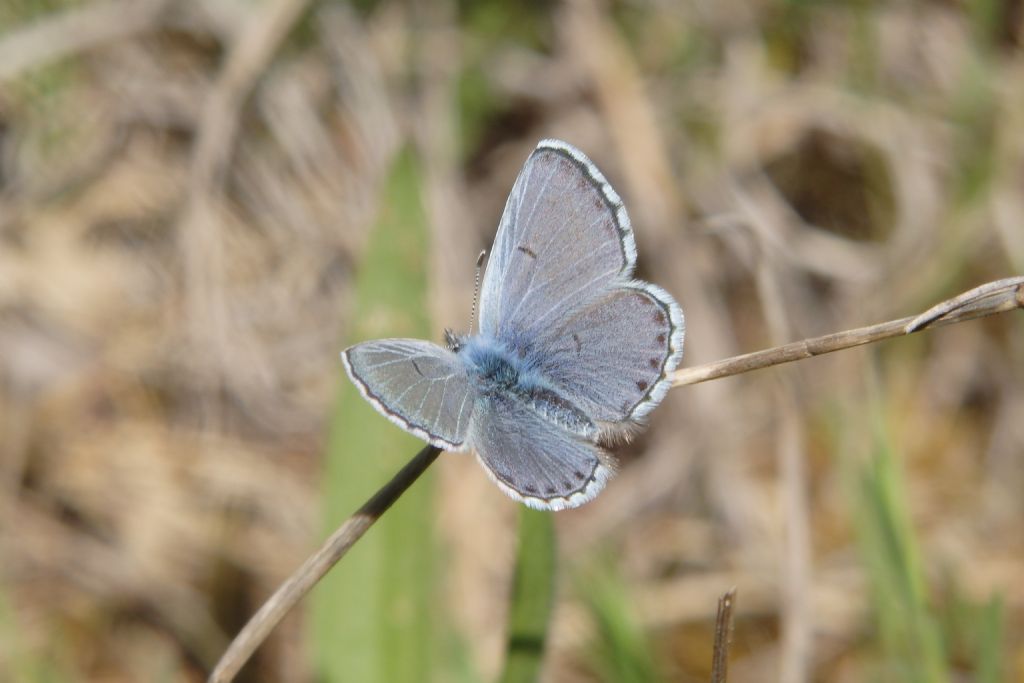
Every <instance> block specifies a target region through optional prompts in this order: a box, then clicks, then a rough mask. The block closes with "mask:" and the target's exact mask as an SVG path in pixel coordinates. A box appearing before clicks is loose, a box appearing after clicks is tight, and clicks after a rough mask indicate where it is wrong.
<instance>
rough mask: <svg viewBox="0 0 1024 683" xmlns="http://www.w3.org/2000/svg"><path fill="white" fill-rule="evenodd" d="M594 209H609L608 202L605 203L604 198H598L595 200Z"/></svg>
mask: <svg viewBox="0 0 1024 683" xmlns="http://www.w3.org/2000/svg"><path fill="white" fill-rule="evenodd" d="M594 208H596V209H598V210H601V209H606V208H608V202H606V201H605V199H604V197H602V196H600V195H599V196H597V197H595V198H594Z"/></svg>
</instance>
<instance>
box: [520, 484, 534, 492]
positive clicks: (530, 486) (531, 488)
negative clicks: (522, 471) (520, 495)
mask: <svg viewBox="0 0 1024 683" xmlns="http://www.w3.org/2000/svg"><path fill="white" fill-rule="evenodd" d="M523 490H524V491H526V492H527V493H537V487H536V486H534V485H533V484H527V485H526V486H524V487H523Z"/></svg>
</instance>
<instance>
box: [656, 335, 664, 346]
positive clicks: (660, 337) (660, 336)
mask: <svg viewBox="0 0 1024 683" xmlns="http://www.w3.org/2000/svg"><path fill="white" fill-rule="evenodd" d="M655 339H657V340H658V343H659V344H664V343H665V335H664V334H659V335H658V336H657V337H655Z"/></svg>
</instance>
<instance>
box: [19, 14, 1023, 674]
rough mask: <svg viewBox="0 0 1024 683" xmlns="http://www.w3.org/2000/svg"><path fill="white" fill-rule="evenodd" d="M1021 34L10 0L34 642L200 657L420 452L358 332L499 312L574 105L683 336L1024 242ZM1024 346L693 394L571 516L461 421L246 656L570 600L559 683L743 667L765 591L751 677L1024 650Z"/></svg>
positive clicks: (1010, 270) (500, 616)
mask: <svg viewBox="0 0 1024 683" xmlns="http://www.w3.org/2000/svg"><path fill="white" fill-rule="evenodd" d="M1022 39H1024V4H1022V3H1021V2H1020V1H1019V0H960V1H956V0H946V1H940V0H933V1H926V0H905V1H900V2H872V1H870V0H849V1H838V0H836V1H826V0H788V1H781V0H779V1H774V2H772V1H768V0H763V1H757V2H742V1H740V0H718V1H712V0H696V1H682V2H671V1H668V0H663V1H652V2H640V1H631V0H618V1H614V2H612V1H605V2H602V1H599V0H567V1H563V2H556V3H547V2H525V3H506V2H499V1H498V0H483V1H481V2H446V1H444V0H436V1H434V2H415V3H405V2H389V1H387V0H385V1H381V2H373V1H369V0H367V1H362V2H355V3H345V2H340V1H337V0H323V1H321V2H303V1H301V0H259V1H257V0H90V1H75V0H3V2H2V3H0V679H2V680H5V681H7V680H10V681H143V680H147V681H199V680H202V679H203V678H204V677H205V675H206V674H207V673H208V672H209V671H210V669H211V668H212V666H213V664H214V663H215V662H216V660H217V658H218V657H219V655H220V653H221V652H222V651H223V649H224V647H225V646H226V644H227V642H228V641H229V640H230V638H231V637H232V636H233V635H234V634H235V633H236V632H237V630H238V629H239V628H240V627H241V626H242V624H244V622H245V620H246V619H247V618H248V617H249V616H250V615H251V614H252V613H253V612H254V611H255V610H256V609H257V608H258V606H259V605H260V604H261V603H262V601H263V600H264V599H265V598H266V597H267V596H268V595H269V593H270V592H271V591H272V590H273V589H274V588H275V587H276V586H277V585H278V584H279V583H280V582H281V581H282V580H283V579H284V578H285V577H286V576H288V575H289V574H290V573H291V572H292V571H293V570H294V569H295V568H296V567H297V566H298V565H299V564H300V563H301V562H302V561H303V560H304V559H305V558H306V557H307V555H308V554H309V553H310V552H311V551H312V550H313V549H314V548H315V547H316V546H317V545H318V544H319V542H320V541H321V540H322V539H323V538H324V537H325V536H326V535H327V534H328V533H329V532H330V530H332V529H333V528H335V527H336V526H337V524H338V523H340V521H341V520H342V519H343V518H344V517H345V516H347V515H348V514H349V513H350V512H351V511H353V510H354V509H355V508H356V507H358V505H360V504H361V503H362V502H363V501H364V500H365V499H366V498H368V497H369V496H370V495H371V494H372V493H373V492H374V491H376V489H377V488H378V487H379V486H380V485H382V484H383V483H384V482H385V481H386V480H387V479H388V478H389V477H390V476H391V475H392V474H393V473H394V472H395V471H396V470H397V469H398V468H399V467H400V466H401V465H402V464H403V463H404V462H406V461H407V460H408V459H409V458H410V457H411V456H412V455H413V454H414V453H415V452H416V450H417V449H418V448H419V446H420V444H419V442H417V441H416V440H415V439H412V438H411V437H407V436H405V435H404V434H402V433H400V431H399V430H398V429H396V428H394V427H393V426H391V425H390V424H389V423H388V422H387V421H386V420H384V419H383V418H382V417H379V416H378V415H377V414H376V413H374V412H373V411H372V409H370V408H369V407H368V406H366V405H365V404H364V403H363V402H362V400H361V399H360V398H359V397H358V395H357V394H356V392H355V390H354V389H352V387H351V386H350V385H349V384H348V382H347V381H346V380H345V379H344V377H343V372H342V370H341V366H340V363H339V360H338V352H339V350H340V349H342V348H344V347H345V346H347V345H348V344H350V343H353V342H355V341H358V340H361V339H365V338H370V337H381V336H410V335H411V336H419V337H425V338H429V339H433V340H439V339H440V334H441V330H442V329H443V328H444V327H446V326H450V327H453V328H455V329H463V328H465V326H466V325H467V323H468V316H469V310H470V302H471V300H472V294H473V291H472V290H473V271H474V268H473V264H474V261H475V258H476V254H477V253H478V251H479V250H480V249H482V248H485V247H487V246H489V245H490V243H491V240H492V239H493V235H494V232H495V229H496V226H497V223H498V218H499V216H500V213H501V210H502V207H503V204H504V201H505V198H506V196H507V194H508V192H509V190H510V189H511V187H512V183H513V181H514V179H515V176H516V174H517V172H518V170H519V168H520V166H521V165H522V163H523V161H524V160H525V159H526V157H527V155H528V154H529V152H530V150H531V149H532V148H533V147H534V146H535V145H536V143H537V141H538V140H539V139H541V138H544V137H557V138H561V139H565V140H567V141H569V142H571V143H572V144H574V145H576V146H578V147H579V148H580V149H582V150H583V151H584V152H585V153H587V154H588V155H589V156H591V158H592V159H593V160H594V161H595V163H596V164H597V165H598V166H599V167H600V168H601V170H602V171H603V172H604V173H605V175H606V176H607V177H608V178H609V180H610V181H611V182H612V184H613V185H614V186H615V188H616V189H617V190H618V192H619V193H620V194H621V195H622V196H623V198H624V200H625V203H626V206H627V208H628V210H629V212H630V215H631V217H632V220H633V224H634V227H635V230H636V236H637V242H638V248H639V271H638V272H639V275H640V276H641V277H644V278H645V279H649V280H651V281H653V282H656V283H658V284H659V285H661V286H662V287H664V288H666V289H667V290H668V291H670V292H671V293H672V294H673V295H674V296H675V298H676V299H677V300H678V301H679V302H680V303H681V305H682V307H683V308H684V310H685V312H686V321H687V339H686V353H685V357H684V359H683V364H684V365H694V364H699V363H702V362H708V361H712V360H716V359H719V358H724V357H726V356H729V355H733V354H737V353H742V352H745V351H752V350H756V349H759V348H764V347H767V346H771V345H775V344H780V343H784V342H788V341H793V340H798V339H802V338H805V337H808V336H813V335H819V334H826V333H829V332H835V331H839V330H843V329H848V328H852V327H857V326H861V325H867V324H871V323H876V322H882V321H885V320H889V319H893V318H898V317H902V316H906V315H913V314H916V313H918V312H920V311H922V310H924V309H925V308H927V307H929V306H931V305H932V304H933V303H936V302H937V301H939V300H941V299H943V298H947V297H949V296H953V295H955V294H957V293H959V292H961V291H963V290H965V289H968V288H970V287H973V286H975V285H978V284H981V283H982V282H985V281H988V280H993V279H997V278H1001V277H1007V276H1010V275H1020V274H1024V51H1022V45H1021V41H1022ZM1022 361H1024V321H1022V318H1021V315H1020V313H1019V312H1018V313H1009V314H1005V315H1001V316H996V317H992V318H987V319H984V320H979V321H975V322H970V323H965V324H959V325H954V326H951V327H946V328H943V329H940V330H931V331H926V332H923V333H921V334H918V335H914V336H913V337H909V338H902V339H896V340H892V341H888V342H884V343H880V344H875V345H872V346H869V347H866V348H860V349H855V350H851V351H846V352H843V353H840V354H836V355H833V356H826V357H820V358H815V359H812V360H808V361H804V362H800V363H797V364H793V365H788V366H782V367H779V368H775V369H771V370H765V371H760V372H757V373H752V374H749V375H745V376H740V377H735V378H730V379H725V380H721V381H715V382H710V383H707V384H704V385H699V386H694V387H686V388H680V389H675V390H673V391H672V392H670V394H669V396H668V398H667V399H666V401H665V403H664V404H663V405H662V407H661V408H660V409H659V410H657V411H655V413H654V415H653V416H652V420H651V424H650V428H649V429H648V430H647V431H645V432H644V433H643V434H642V435H640V436H639V437H638V438H636V439H634V440H633V441H632V442H631V443H629V444H625V445H622V446H619V447H617V448H616V454H617V455H618V457H619V460H620V462H621V464H622V468H621V472H620V474H619V475H618V477H617V478H615V479H614V480H613V481H612V482H611V483H610V485H609V486H608V488H607V490H606V491H605V492H604V493H602V494H601V495H600V496H599V497H598V498H597V499H596V500H595V501H593V502H592V503H589V504H587V505H585V506H584V507H582V508H580V509H578V510H573V511H568V512H563V513H558V514H557V515H554V516H544V517H543V519H541V518H538V517H535V516H530V515H522V516H521V515H520V506H518V505H516V504H515V503H513V502H512V501H510V500H508V499H506V498H505V496H503V495H502V494H501V493H500V492H499V491H498V489H497V488H496V487H494V486H493V485H492V484H491V483H490V482H489V481H488V480H487V478H486V476H485V475H484V473H483V472H482V470H481V468H480V467H479V466H478V465H477V464H476V463H475V462H474V460H473V458H471V457H467V456H465V455H458V454H450V455H442V457H441V459H440V460H439V461H438V463H437V464H436V465H435V466H434V467H432V468H431V471H430V472H429V473H428V475H427V476H425V477H424V478H423V479H422V480H421V481H419V482H417V483H416V485H415V486H414V487H413V488H412V490H411V491H410V492H409V493H408V494H407V495H406V496H404V497H403V499H402V500H401V501H400V502H399V503H398V504H397V505H396V506H395V508H394V509H393V510H392V511H391V512H389V513H388V515H387V516H386V518H385V519H384V520H383V521H382V523H381V524H380V525H378V526H377V527H375V528H374V529H372V530H371V531H370V533H369V534H368V536H367V537H366V538H365V539H364V541H363V542H361V543H360V544H359V545H358V546H356V548H355V550H354V551H353V552H352V554H351V555H350V556H349V557H347V558H345V560H344V561H343V562H342V564H341V565H340V566H339V567H338V568H337V570H336V571H335V572H332V574H331V575H330V577H329V578H328V580H327V581H325V582H324V584H323V585H321V586H319V587H318V588H317V589H316V590H314V592H313V593H312V594H311V596H310V597H309V598H308V599H307V600H306V601H305V602H303V604H302V606H301V608H300V609H299V610H297V611H296V612H295V613H294V614H292V615H291V616H289V618H288V619H287V620H286V621H285V623H284V624H283V625H282V626H281V628H279V629H278V630H277V631H275V633H274V635H273V636H272V638H271V639H270V640H269V641H268V642H267V643H266V645H265V646H264V647H263V648H262V649H261V650H260V651H259V652H258V653H257V656H256V658H255V659H254V661H253V662H252V663H251V664H250V666H248V667H247V668H246V669H245V670H244V671H243V673H242V676H241V677H240V680H245V681H259V682H262V681H341V680H346V681H387V682H389V683H390V682H399V681H407V680H408V681H459V682H466V683H470V682H476V681H494V680H497V679H498V678H499V677H501V676H504V677H505V678H504V680H513V677H511V676H512V674H510V673H509V669H507V668H506V665H505V662H506V661H511V658H510V656H509V654H510V653H511V652H512V651H513V650H514V649H515V647H516V639H515V638H513V639H512V645H511V646H509V645H506V643H507V642H509V639H508V638H507V637H506V635H507V634H508V633H509V629H510V626H509V625H508V624H509V623H510V622H511V623H512V625H513V626H512V628H513V630H514V628H515V627H516V624H517V623H520V622H519V621H517V620H520V619H521V618H525V619H526V621H527V622H528V621H529V619H528V618H526V617H523V615H524V614H525V615H527V616H528V615H529V614H530V601H531V600H535V599H537V598H538V596H539V599H540V602H541V603H544V601H545V600H546V599H547V597H546V596H553V604H554V608H553V611H552V612H551V615H550V618H548V617H547V612H546V609H545V608H544V606H543V605H542V607H541V609H540V611H539V612H536V613H537V614H539V615H540V616H539V618H537V619H534V621H533V622H532V623H533V624H534V626H535V627H536V630H535V631H534V633H535V635H536V636H537V639H538V642H540V641H541V640H543V641H544V642H546V651H545V654H544V656H543V659H542V660H539V662H537V665H539V666H540V670H541V679H542V680H545V681H558V682H562V681H568V682H576V681H579V682H581V683H582V682H584V681H706V680H708V676H709V671H710V662H711V639H712V630H713V620H714V613H715V607H716V601H717V598H718V596H719V595H720V594H721V593H723V592H724V591H725V590H727V589H728V588H730V587H733V586H735V587H736V588H737V589H738V602H737V611H736V623H735V632H734V637H733V641H734V645H733V651H732V664H731V668H730V679H729V680H730V681H768V680H780V681H786V682H788V683H797V682H800V681H865V680H878V681H1004V680H1006V681H1008V680H1024V495H1021V493H1022V491H1024V459H1022V457H1024V419H1022V418H1024V382H1022V379H1024V363H1022ZM552 519H553V522H554V529H553V537H552V536H551V535H550V534H549V533H548V532H549V531H551V528H550V526H549V522H550V521H551V520H552ZM520 525H522V533H520V531H519V529H520ZM519 538H522V539H523V543H522V552H520V553H519V555H518V560H517V548H518V547H519V544H518V543H517V539H519ZM517 562H518V566H520V567H521V568H522V567H530V566H532V567H533V568H532V569H531V570H530V571H520V572H519V574H518V575H517V576H518V578H516V579H515V580H513V579H514V574H515V572H514V569H515V567H516V566H517ZM531 562H534V565H530V563H531ZM537 562H539V566H537V564H536V563H537ZM552 591H553V592H552ZM523 623H526V622H523ZM521 644H522V643H520V645H521ZM534 649H535V650H536V648H534ZM527 655H529V653H527ZM534 655H536V652H534ZM519 680H525V679H519Z"/></svg>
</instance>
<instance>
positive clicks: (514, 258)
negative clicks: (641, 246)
mask: <svg viewBox="0 0 1024 683" xmlns="http://www.w3.org/2000/svg"><path fill="white" fill-rule="evenodd" d="M635 261H636V245H635V243H634V240H633V230H632V228H631V227H630V224H629V218H628V217H627V216H626V210H625V208H623V206H622V201H621V200H620V199H619V196H618V195H617V194H616V193H615V190H613V189H612V187H611V185H609V184H608V181H606V180H605V179H604V176H603V175H601V172H600V171H598V170H597V168H596V167H595V166H594V165H593V164H592V163H591V162H590V160H589V159H587V157H586V156H584V155H583V153H582V152H580V151H579V150H577V149H576V148H575V147H572V146H571V145H568V144H566V143H564V142H560V141H557V140H544V141H542V142H541V143H540V144H539V145H537V148H536V149H535V150H534V151H533V153H532V154H530V157H529V158H528V159H527V160H526V164H525V165H524V166H523V170H522V171H520V173H519V177H518V178H517V179H516V183H515V185H514V186H513V188H512V192H511V194H510V195H509V198H508V202H507V203H506V205H505V212H504V213H503V214H502V217H501V223H500V224H499V226H498V234H497V236H496V237H495V239H494V246H493V248H492V249H491V254H490V256H489V258H488V263H487V271H486V273H485V274H484V281H483V286H482V288H481V290H480V330H481V332H483V333H485V334H489V335H491V336H493V337H495V338H496V339H501V340H505V341H510V340H513V339H519V340H524V343H528V342H529V340H532V339H533V338H534V337H535V336H536V334H537V331H538V330H540V329H543V327H544V326H547V325H550V324H551V322H552V321H557V320H558V319H559V318H561V317H564V315H565V312H566V310H571V309H573V308H575V307H576V306H578V305H579V304H580V303H581V302H582V303H586V300H587V299H588V298H589V297H593V296H594V295H596V294H597V293H599V292H602V291H605V290H606V289H607V288H608V287H609V286H611V285H612V284H613V282H614V281H616V280H618V281H621V282H626V281H628V280H629V276H630V275H631V274H632V272H633V265H634V263H635Z"/></svg>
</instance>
